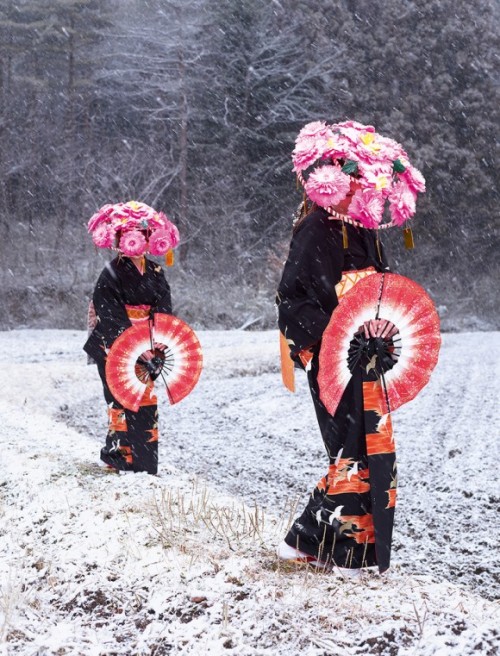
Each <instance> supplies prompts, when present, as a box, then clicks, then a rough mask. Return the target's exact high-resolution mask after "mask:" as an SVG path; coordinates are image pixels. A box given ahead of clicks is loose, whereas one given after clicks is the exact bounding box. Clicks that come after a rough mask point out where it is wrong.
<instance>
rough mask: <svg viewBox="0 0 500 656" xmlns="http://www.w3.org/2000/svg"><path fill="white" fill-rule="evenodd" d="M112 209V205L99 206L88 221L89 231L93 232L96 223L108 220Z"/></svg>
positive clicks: (99, 223)
mask: <svg viewBox="0 0 500 656" xmlns="http://www.w3.org/2000/svg"><path fill="white" fill-rule="evenodd" d="M112 211H113V206H112V205H109V204H108V205H104V206H103V207H101V209H100V210H98V211H97V212H96V213H95V214H94V215H93V216H92V217H91V218H90V220H89V222H88V231H89V232H94V230H95V229H96V228H97V226H98V225H101V224H102V223H106V222H107V221H109V215H110V214H111V212H112Z"/></svg>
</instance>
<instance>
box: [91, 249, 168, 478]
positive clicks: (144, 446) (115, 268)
mask: <svg viewBox="0 0 500 656" xmlns="http://www.w3.org/2000/svg"><path fill="white" fill-rule="evenodd" d="M93 306H94V308H95V313H96V319H97V320H96V323H95V327H94V328H93V330H92V333H91V335H90V337H89V339H88V340H87V342H86V344H85V346H84V349H85V351H86V352H87V354H88V355H89V356H90V357H92V359H93V360H94V361H95V362H96V363H97V367H98V371H99V375H100V377H101V380H102V385H103V391H104V398H105V399H106V403H107V404H108V432H107V435H106V444H105V446H104V447H103V448H102V449H101V460H102V461H103V462H105V463H106V464H107V465H109V466H111V467H114V468H115V469H117V470H120V471H134V472H148V473H149V474H156V473H157V472H158V408H157V399H156V396H155V394H154V386H153V382H152V381H151V380H150V381H149V383H148V385H147V386H146V390H145V392H144V395H143V397H142V399H141V402H140V405H139V408H138V410H137V412H133V411H132V410H127V409H125V408H124V407H123V406H122V405H121V404H120V403H119V402H118V401H117V400H116V399H115V398H114V396H113V395H112V393H111V391H110V389H109V386H108V383H107V381H106V374H105V367H106V358H107V353H108V351H109V349H110V347H111V346H112V344H113V343H114V341H115V340H116V339H117V337H118V336H119V335H121V334H122V333H123V332H124V331H125V330H126V329H127V328H129V327H130V326H131V325H133V324H136V323H138V322H141V321H147V320H148V317H149V316H150V313H151V312H159V313H163V314H171V313H172V305H171V300H170V287H169V285H168V283H167V281H166V280H165V276H164V273H163V270H162V268H161V267H160V266H158V265H157V264H155V263H154V262H151V261H150V260H147V259H146V260H145V269H144V272H143V273H142V274H141V273H140V272H139V271H138V269H137V267H136V266H135V265H134V263H133V262H132V261H131V260H130V259H129V258H127V257H118V258H115V259H114V260H113V261H112V262H110V263H109V264H108V265H107V266H106V267H105V269H104V271H103V272H102V273H101V275H100V277H99V280H98V281H97V284H96V287H95V290H94V295H93Z"/></svg>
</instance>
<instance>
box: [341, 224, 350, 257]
mask: <svg viewBox="0 0 500 656" xmlns="http://www.w3.org/2000/svg"><path fill="white" fill-rule="evenodd" d="M342 246H343V247H344V250H345V249H346V248H348V246H349V239H348V237H347V228H346V225H345V223H344V221H342Z"/></svg>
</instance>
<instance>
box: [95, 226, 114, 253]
mask: <svg viewBox="0 0 500 656" xmlns="http://www.w3.org/2000/svg"><path fill="white" fill-rule="evenodd" d="M114 236H115V233H114V230H113V229H112V228H111V227H110V226H109V225H107V224H106V223H101V224H100V225H98V226H97V227H96V228H94V230H93V232H92V241H93V242H94V244H95V245H96V246H97V247H98V248H111V247H112V246H113V241H114Z"/></svg>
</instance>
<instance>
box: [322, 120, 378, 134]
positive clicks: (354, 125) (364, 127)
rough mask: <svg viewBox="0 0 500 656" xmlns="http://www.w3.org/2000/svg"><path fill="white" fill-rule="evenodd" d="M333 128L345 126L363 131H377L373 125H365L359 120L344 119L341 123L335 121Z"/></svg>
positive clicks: (340, 128)
mask: <svg viewBox="0 0 500 656" xmlns="http://www.w3.org/2000/svg"><path fill="white" fill-rule="evenodd" d="M332 128H333V129H334V130H335V129H339V130H342V129H343V128H353V129H354V130H361V131H362V132H375V128H374V127H373V125H363V123H358V121H342V122H341V123H334V124H333V125H332Z"/></svg>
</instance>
